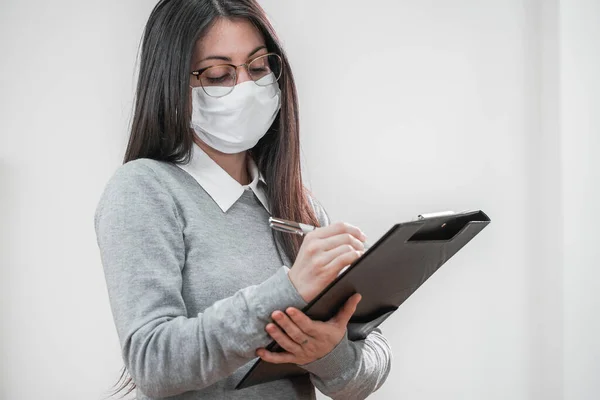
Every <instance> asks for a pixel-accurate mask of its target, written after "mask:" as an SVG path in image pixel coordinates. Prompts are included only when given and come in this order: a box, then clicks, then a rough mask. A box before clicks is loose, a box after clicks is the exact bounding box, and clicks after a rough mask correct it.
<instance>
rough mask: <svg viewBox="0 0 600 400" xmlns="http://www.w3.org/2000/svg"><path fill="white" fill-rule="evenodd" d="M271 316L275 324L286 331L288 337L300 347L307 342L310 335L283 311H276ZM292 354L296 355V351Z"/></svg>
mask: <svg viewBox="0 0 600 400" xmlns="http://www.w3.org/2000/svg"><path fill="white" fill-rule="evenodd" d="M271 316H272V317H273V319H274V320H275V322H277V325H279V326H280V327H281V328H282V329H283V330H284V331H285V333H286V334H287V336H289V337H290V338H291V339H292V340H293V341H294V342H296V343H297V344H299V345H301V344H304V343H305V342H306V340H307V339H308V335H307V334H306V333H304V332H303V330H302V329H301V328H299V327H298V325H296V323H295V322H294V321H292V320H291V319H290V317H289V316H288V315H287V314H285V313H282V312H281V311H275V312H273V314H272V315H271ZM286 350H287V349H286ZM289 351H291V350H289ZM292 352H293V353H295V352H294V351H292Z"/></svg>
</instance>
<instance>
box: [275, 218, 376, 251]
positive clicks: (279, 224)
mask: <svg viewBox="0 0 600 400" xmlns="http://www.w3.org/2000/svg"><path fill="white" fill-rule="evenodd" d="M269 226H270V227H271V228H273V229H275V230H278V231H281V232H288V233H295V234H297V235H301V236H303V235H305V234H307V233H309V232H312V231H314V230H315V229H316V227H314V226H312V225H308V224H303V223H300V222H294V221H289V220H287V219H282V218H273V217H269ZM363 244H364V246H365V251H366V250H367V249H369V247H371V245H369V244H367V242H364V243H363Z"/></svg>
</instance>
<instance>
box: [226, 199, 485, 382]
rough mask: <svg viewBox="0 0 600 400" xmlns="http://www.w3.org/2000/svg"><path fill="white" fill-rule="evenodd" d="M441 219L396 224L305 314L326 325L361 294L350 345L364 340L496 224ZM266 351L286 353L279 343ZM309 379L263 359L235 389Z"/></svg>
mask: <svg viewBox="0 0 600 400" xmlns="http://www.w3.org/2000/svg"><path fill="white" fill-rule="evenodd" d="M440 214H443V215H435V214H431V215H430V216H426V214H424V215H420V216H419V217H418V219H417V220H414V221H410V222H404V223H398V224H395V225H394V226H393V227H392V228H390V229H389V230H388V231H387V232H386V233H385V234H384V235H383V236H382V237H381V238H380V239H379V240H378V241H377V242H375V243H374V244H373V245H372V246H371V247H370V248H369V249H368V250H366V251H365V253H364V254H363V255H362V256H361V257H360V258H358V259H357V260H356V261H354V263H352V264H351V265H350V266H349V267H348V268H347V269H346V270H345V271H344V272H342V273H341V274H340V275H339V276H338V277H337V278H336V279H335V280H334V281H333V282H332V283H331V284H330V285H329V286H327V287H326V288H325V289H323V291H322V292H321V293H320V294H319V295H318V296H317V297H316V298H315V299H314V300H313V301H311V302H310V303H308V304H307V305H306V307H304V308H303V309H302V311H303V312H304V313H305V314H306V315H308V316H309V317H310V318H312V319H315V320H320V321H326V320H328V319H330V318H331V317H333V316H334V315H335V314H336V313H337V311H338V310H339V309H340V308H341V306H342V305H343V304H344V303H345V302H346V300H347V299H348V298H349V297H350V296H352V295H353V294H354V293H357V292H358V293H360V294H361V296H362V299H361V301H360V303H358V306H357V309H356V311H355V313H354V315H353V316H352V319H351V320H350V323H349V324H348V328H347V330H348V339H350V340H361V339H364V338H365V337H366V336H367V335H368V334H369V333H370V332H371V331H372V330H373V329H375V328H376V327H377V326H379V325H380V324H381V323H382V322H383V321H384V320H385V319H387V318H388V317H389V316H390V315H391V314H392V313H393V312H394V311H396V309H398V307H399V306H400V305H401V304H402V303H403V302H404V301H405V300H406V299H407V298H408V297H409V296H410V295H412V294H413V293H414V292H415V291H416V290H417V289H418V288H419V287H420V286H421V285H422V284H423V283H424V282H425V281H426V280H427V279H428V278H429V277H430V276H431V275H433V273H434V272H435V271H437V270H438V269H439V268H440V267H441V266H442V265H443V264H444V263H445V262H446V261H448V260H449V259H450V258H451V257H452V256H453V255H454V254H456V253H457V252H458V251H459V250H460V249H461V248H462V247H463V246H465V245H466V244H467V243H468V242H469V241H471V239H473V238H474V237H475V236H476V235H477V234H478V233H479V232H481V231H482V230H483V228H485V227H486V226H487V225H488V224H489V223H490V222H491V220H490V219H489V217H488V216H487V215H486V214H485V213H484V212H483V211H481V210H479V211H464V212H460V213H452V214H450V215H448V214H446V213H440ZM266 348H267V350H270V351H283V349H282V348H281V347H280V346H279V345H278V344H277V342H275V341H272V342H271V343H270V344H269V345H268V346H267V347H266ZM307 373H308V372H307V371H305V370H304V369H302V368H301V367H299V366H298V365H296V364H271V363H268V362H266V361H263V360H261V359H258V360H257V361H256V362H255V363H254V365H253V366H252V367H251V368H250V370H249V371H248V372H247V373H246V375H245V376H244V377H243V378H242V380H241V381H240V382H239V383H238V384H237V386H236V389H238V390H239V389H244V388H247V387H250V386H254V385H257V384H260V383H264V382H270V381H273V380H277V379H282V378H289V377H293V376H298V375H304V374H307Z"/></svg>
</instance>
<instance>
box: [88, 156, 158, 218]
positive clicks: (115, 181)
mask: <svg viewBox="0 0 600 400" xmlns="http://www.w3.org/2000/svg"><path fill="white" fill-rule="evenodd" d="M162 163H163V162H161V161H157V160H152V159H149V158H139V159H136V160H132V161H129V162H127V163H125V164H122V165H120V166H119V167H118V168H117V169H116V170H115V171H114V172H113V174H112V176H111V177H110V178H109V179H108V182H106V184H105V186H104V189H103V191H102V194H101V196H100V199H99V201H98V204H97V206H96V212H95V214H96V217H97V215H98V214H99V213H100V212H101V211H102V210H103V209H104V208H105V207H106V206H111V207H113V208H114V207H119V208H121V209H126V208H134V207H143V206H144V205H146V204H149V203H154V204H155V203H156V202H159V201H165V199H167V198H168V196H166V191H165V188H164V186H163V184H162V183H161V180H160V179H158V174H157V171H159V170H160V168H164V167H163V166H161V164H162Z"/></svg>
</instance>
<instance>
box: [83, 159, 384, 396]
mask: <svg viewBox="0 0 600 400" xmlns="http://www.w3.org/2000/svg"><path fill="white" fill-rule="evenodd" d="M260 184H264V183H263V182H260ZM311 203H312V204H313V207H314V209H315V211H316V213H317V215H318V218H319V220H320V221H321V223H322V224H323V225H327V224H329V218H328V216H327V214H326V213H325V211H324V209H323V208H322V207H321V205H320V204H319V203H318V202H317V201H316V200H315V199H311ZM268 217H269V214H268V212H267V210H266V209H265V208H264V207H263V206H262V205H261V204H260V202H259V201H258V199H257V197H256V195H255V194H254V192H252V191H251V190H246V191H244V193H243V194H242V196H241V197H240V198H239V200H238V201H237V202H236V203H234V204H233V206H231V208H230V209H229V210H228V211H227V212H223V211H222V210H221V209H220V208H219V207H218V206H217V204H215V202H214V201H213V200H212V198H211V197H210V196H209V195H208V194H207V192H206V191H205V190H203V188H202V186H200V185H199V184H198V182H197V181H196V180H194V178H193V177H192V176H190V175H189V174H188V173H186V172H185V171H183V170H182V169H180V168H179V167H178V166H176V165H174V164H170V163H166V162H161V161H156V160H151V159H138V160H135V161H130V162H128V163H126V164H124V165H121V166H120V167H119V168H118V169H117V170H116V171H115V173H114V175H113V176H112V177H111V179H110V180H109V182H108V183H107V184H106V187H105V189H104V192H103V193H102V196H101V198H100V200H99V203H98V206H97V209H96V212H95V215H94V224H95V229H96V235H97V242H98V247H99V249H100V256H101V260H102V265H103V268H104V274H105V278H106V284H107V289H108V296H109V301H110V307H111V311H112V314H113V317H114V322H115V325H116V329H117V334H118V338H119V342H120V346H121V351H122V358H123V361H124V363H125V366H126V367H127V370H128V371H129V373H130V375H131V376H132V378H133V380H134V382H135V383H136V385H137V390H136V395H137V396H136V398H137V399H138V400H150V399H163V398H169V399H181V400H183V399H187V400H189V399H261V400H262V399H315V398H316V397H315V390H314V387H315V386H316V387H317V388H318V389H319V390H320V391H321V392H323V393H324V394H326V395H328V396H330V397H332V398H339V399H363V398H366V397H367V396H368V395H369V394H370V393H372V392H373V391H375V390H376V389H378V388H379V387H380V386H381V385H382V384H383V382H384V381H385V379H386V378H387V375H388V373H389V371H390V368H391V350H390V347H389V344H388V342H387V341H386V339H385V338H384V336H383V335H382V333H381V330H379V329H377V330H375V331H374V332H372V333H371V334H369V336H368V337H367V338H366V339H365V340H361V341H349V340H348V338H347V336H346V337H344V339H342V341H341V342H340V344H338V345H337V347H336V348H335V349H334V350H333V351H332V352H330V353H329V354H327V355H326V356H324V357H323V358H321V359H319V360H316V361H313V362H311V363H309V364H305V365H303V366H302V367H303V368H304V369H305V370H306V371H308V372H309V374H307V375H304V376H301V377H296V378H292V379H281V380H278V381H274V382H269V383H264V384H260V385H256V386H253V387H250V388H247V389H242V390H237V391H236V390H234V387H235V385H236V384H237V383H238V382H239V381H240V379H241V378H242V377H243V376H244V374H245V373H246V372H247V371H248V370H249V368H250V367H251V365H252V364H253V362H254V361H255V360H256V359H257V358H256V356H255V350H256V349H257V348H259V347H264V346H266V345H267V344H268V343H270V342H271V341H272V339H271V338H270V337H269V335H268V334H267V333H266V332H265V329H264V328H265V326H266V325H267V323H268V322H270V321H271V318H270V314H271V313H272V312H273V311H275V310H285V308H286V307H289V306H294V307H297V308H300V309H301V308H302V307H303V306H305V305H306V302H305V301H304V300H303V299H302V297H301V296H300V295H299V294H298V292H297V291H296V289H295V288H294V286H293V285H292V284H291V282H290V280H289V278H288V276H287V271H288V267H291V266H292V264H293V263H292V262H291V260H289V259H288V258H287V257H286V255H285V253H284V252H283V251H281V255H280V254H279V252H278V251H277V250H276V247H275V244H274V241H273V237H272V234H271V231H270V229H271V228H269V226H268ZM281 257H283V259H282V258H281Z"/></svg>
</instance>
